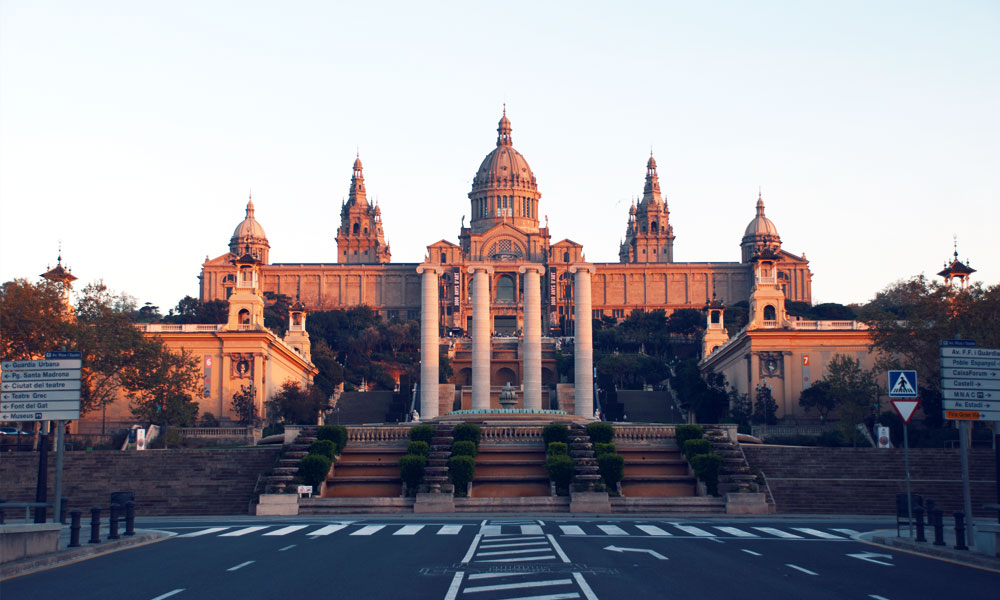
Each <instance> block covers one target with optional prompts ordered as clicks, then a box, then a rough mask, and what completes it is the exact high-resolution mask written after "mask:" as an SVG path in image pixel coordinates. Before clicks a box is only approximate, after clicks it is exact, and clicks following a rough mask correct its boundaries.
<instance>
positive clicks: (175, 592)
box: [153, 528, 225, 600]
mask: <svg viewBox="0 0 1000 600" xmlns="http://www.w3.org/2000/svg"><path fill="white" fill-rule="evenodd" d="M223 529H225V528H223ZM185 589H187V588H177V589H176V590H173V591H171V592H167V593H166V594H160V595H159V596H157V597H156V598H153V600H163V599H164V598H169V597H171V596H175V595H177V594H179V593H181V592H183V591H184V590H185Z"/></svg>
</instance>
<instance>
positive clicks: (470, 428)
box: [451, 423, 483, 448]
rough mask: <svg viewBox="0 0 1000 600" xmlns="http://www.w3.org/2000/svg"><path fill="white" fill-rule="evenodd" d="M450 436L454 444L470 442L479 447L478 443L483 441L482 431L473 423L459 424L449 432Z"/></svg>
mask: <svg viewBox="0 0 1000 600" xmlns="http://www.w3.org/2000/svg"><path fill="white" fill-rule="evenodd" d="M451 435H452V437H453V438H455V441H456V442H472V443H474V444H475V445H476V448H478V447H479V441H480V440H481V439H483V430H482V428H480V427H479V425H476V424H475V423H459V424H458V425H455V428H454V429H452V430H451Z"/></svg>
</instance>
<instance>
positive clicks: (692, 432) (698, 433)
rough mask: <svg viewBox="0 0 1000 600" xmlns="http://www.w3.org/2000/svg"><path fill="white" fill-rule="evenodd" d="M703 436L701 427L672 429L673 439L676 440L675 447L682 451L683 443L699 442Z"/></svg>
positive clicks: (692, 426)
mask: <svg viewBox="0 0 1000 600" xmlns="http://www.w3.org/2000/svg"><path fill="white" fill-rule="evenodd" d="M704 434H705V430H704V429H702V428H701V425H678V426H677V428H676V429H674V439H676V440H677V447H678V448H680V449H682V450H683V449H684V442H686V441H688V440H700V439H701V437H702V436H703V435H704Z"/></svg>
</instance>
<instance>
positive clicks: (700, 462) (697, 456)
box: [676, 425, 722, 496]
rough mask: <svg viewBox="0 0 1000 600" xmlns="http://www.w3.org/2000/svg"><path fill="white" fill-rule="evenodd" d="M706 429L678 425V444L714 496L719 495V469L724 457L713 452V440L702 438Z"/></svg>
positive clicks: (696, 426) (695, 472) (696, 473)
mask: <svg viewBox="0 0 1000 600" xmlns="http://www.w3.org/2000/svg"><path fill="white" fill-rule="evenodd" d="M702 435H704V430H703V429H702V428H701V426H699V425H678V426H677V429H676V438H677V445H678V446H679V447H680V448H681V450H682V451H683V452H684V456H685V457H687V460H688V463H689V464H690V465H691V468H692V469H694V474H695V475H696V476H697V477H698V479H700V480H702V481H703V482H705V488H706V489H707V491H708V493H709V494H710V495H712V496H718V495H719V470H720V468H721V467H722V457H721V456H719V455H718V454H715V453H714V452H712V442H710V441H709V440H706V439H704V438H702Z"/></svg>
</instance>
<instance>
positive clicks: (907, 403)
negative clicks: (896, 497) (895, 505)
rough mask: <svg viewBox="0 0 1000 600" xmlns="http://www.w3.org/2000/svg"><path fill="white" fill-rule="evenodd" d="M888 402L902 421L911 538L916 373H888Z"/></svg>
mask: <svg viewBox="0 0 1000 600" xmlns="http://www.w3.org/2000/svg"><path fill="white" fill-rule="evenodd" d="M889 400H890V401H891V402H892V407H893V408H894V409H896V412H897V413H899V416H900V418H901V419H903V463H904V464H905V465H906V516H907V519H906V521H907V523H909V525H910V529H909V531H910V537H911V538H912V537H913V496H912V495H910V433H909V431H910V419H912V418H913V413H915V412H917V407H919V406H920V398H919V397H918V396H917V372H916V371H889Z"/></svg>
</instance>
